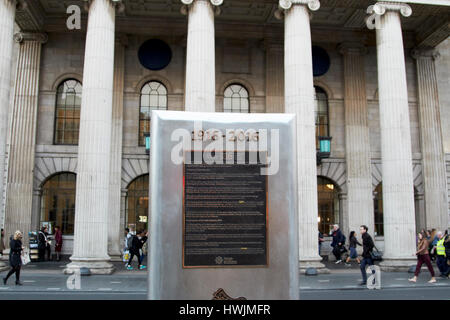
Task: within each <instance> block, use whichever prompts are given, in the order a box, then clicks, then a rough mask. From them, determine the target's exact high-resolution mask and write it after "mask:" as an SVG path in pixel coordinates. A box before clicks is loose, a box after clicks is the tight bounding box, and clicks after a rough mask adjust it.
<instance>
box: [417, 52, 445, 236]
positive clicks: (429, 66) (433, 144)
mask: <svg viewBox="0 0 450 320" xmlns="http://www.w3.org/2000/svg"><path fill="white" fill-rule="evenodd" d="M412 56H413V58H414V59H416V69H417V84H418V98H419V106H418V107H419V108H418V110H419V123H420V126H419V130H420V141H421V150H422V168H423V182H424V188H425V217H426V218H425V223H426V228H427V230H428V229H432V228H436V229H437V230H446V229H447V228H448V226H449V220H448V203H447V181H446V172H445V154H444V147H443V143H442V128H441V116H440V107H439V94H438V85H437V78H436V68H435V64H434V61H435V59H436V58H438V57H439V53H438V52H437V51H436V50H434V49H432V48H425V49H415V50H413V51H412Z"/></svg>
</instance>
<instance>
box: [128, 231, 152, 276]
mask: <svg viewBox="0 0 450 320" xmlns="http://www.w3.org/2000/svg"><path fill="white" fill-rule="evenodd" d="M138 234H139V235H141V234H142V232H138ZM145 241H147V237H146V236H143V237H142V238H141V239H139V238H138V236H137V235H132V238H131V247H130V249H129V250H130V260H128V265H127V269H128V270H133V267H132V266H131V262H132V261H133V258H134V256H136V257H137V259H138V268H139V270H142V269H145V268H147V267H146V266H144V265H141V255H140V252H139V251H140V249H142V245H143V244H144V243H145Z"/></svg>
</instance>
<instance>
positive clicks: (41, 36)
mask: <svg viewBox="0 0 450 320" xmlns="http://www.w3.org/2000/svg"><path fill="white" fill-rule="evenodd" d="M47 40H48V36H47V34H46V33H43V32H17V33H16V34H14V41H15V42H17V43H22V42H24V41H36V42H39V43H41V44H44V43H46V42H47Z"/></svg>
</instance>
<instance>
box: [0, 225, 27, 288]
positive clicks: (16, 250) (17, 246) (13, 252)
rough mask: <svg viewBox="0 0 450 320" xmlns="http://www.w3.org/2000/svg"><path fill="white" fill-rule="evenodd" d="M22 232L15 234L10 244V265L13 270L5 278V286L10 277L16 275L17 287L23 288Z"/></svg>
mask: <svg viewBox="0 0 450 320" xmlns="http://www.w3.org/2000/svg"><path fill="white" fill-rule="evenodd" d="M22 238H23V235H22V232H20V231H19V230H17V231H16V232H14V236H13V237H11V241H10V242H9V248H10V251H9V264H10V265H11V270H10V271H9V272H8V275H7V276H6V277H5V278H3V284H4V285H6V282H7V281H8V279H9V277H10V276H11V275H12V274H13V273H15V274H16V286H21V285H22V282H20V267H21V266H22V259H21V255H22V250H23V247H22Z"/></svg>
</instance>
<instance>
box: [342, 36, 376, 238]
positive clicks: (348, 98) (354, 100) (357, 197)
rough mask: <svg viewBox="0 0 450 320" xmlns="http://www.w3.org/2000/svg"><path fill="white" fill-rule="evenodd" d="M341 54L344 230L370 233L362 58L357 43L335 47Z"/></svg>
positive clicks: (370, 196) (371, 210)
mask: <svg viewBox="0 0 450 320" xmlns="http://www.w3.org/2000/svg"><path fill="white" fill-rule="evenodd" d="M339 50H340V52H341V54H342V55H343V67H344V90H345V94H344V103H345V153H346V157H345V158H346V164H347V188H348V190H347V193H348V220H347V222H348V225H347V227H348V231H352V230H353V231H356V232H357V233H358V234H359V227H360V226H361V225H366V226H368V227H369V232H370V233H372V234H373V232H374V212H373V194H372V176H371V168H370V138H369V124H368V113H367V97H366V79H365V72H364V55H365V54H366V49H365V47H364V46H362V45H361V44H358V43H343V44H341V45H340V46H339Z"/></svg>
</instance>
